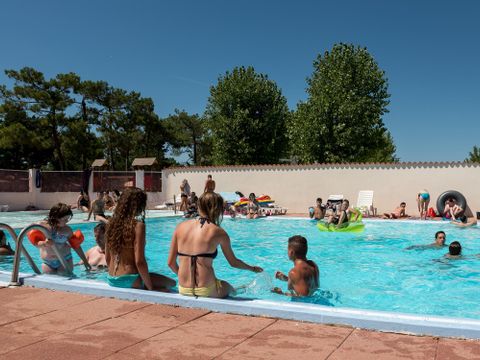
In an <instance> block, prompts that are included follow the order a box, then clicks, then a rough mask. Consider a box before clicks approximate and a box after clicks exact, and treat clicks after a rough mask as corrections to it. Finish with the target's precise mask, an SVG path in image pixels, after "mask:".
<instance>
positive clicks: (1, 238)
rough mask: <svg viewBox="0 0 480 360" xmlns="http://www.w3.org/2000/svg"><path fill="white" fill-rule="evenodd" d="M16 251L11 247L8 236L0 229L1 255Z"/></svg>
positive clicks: (11, 253)
mask: <svg viewBox="0 0 480 360" xmlns="http://www.w3.org/2000/svg"><path fill="white" fill-rule="evenodd" d="M14 254H15V251H14V250H13V249H12V248H11V246H10V244H9V243H8V242H7V236H6V235H5V233H4V232H3V231H2V230H0V256H6V255H14Z"/></svg>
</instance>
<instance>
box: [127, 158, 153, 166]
mask: <svg viewBox="0 0 480 360" xmlns="http://www.w3.org/2000/svg"><path fill="white" fill-rule="evenodd" d="M156 164H158V162H157V158H154V157H152V158H136V159H134V160H133V163H132V166H134V167H135V166H153V165H156Z"/></svg>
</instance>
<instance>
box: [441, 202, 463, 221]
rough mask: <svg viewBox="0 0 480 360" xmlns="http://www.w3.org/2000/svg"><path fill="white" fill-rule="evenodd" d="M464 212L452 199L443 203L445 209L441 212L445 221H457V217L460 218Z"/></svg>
mask: <svg viewBox="0 0 480 360" xmlns="http://www.w3.org/2000/svg"><path fill="white" fill-rule="evenodd" d="M463 213H464V210H463V209H462V207H461V206H459V205H458V204H457V203H456V202H455V200H454V199H453V198H449V199H447V201H446V202H445V209H444V210H443V217H445V218H447V219H452V220H453V221H455V220H457V217H461V216H462V215H463Z"/></svg>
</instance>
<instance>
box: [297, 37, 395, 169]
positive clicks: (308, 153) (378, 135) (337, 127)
mask: <svg viewBox="0 0 480 360" xmlns="http://www.w3.org/2000/svg"><path fill="white" fill-rule="evenodd" d="M313 65H314V72H313V74H312V76H311V77H310V78H308V79H307V85H308V89H307V92H308V99H307V100H306V101H305V102H301V103H299V104H298V107H297V110H296V111H295V112H294V113H293V114H292V116H291V117H290V120H289V122H288V137H289V140H290V153H291V155H292V156H294V157H296V158H298V159H299V160H300V161H301V162H304V163H310V162H368V161H396V160H397V159H396V158H395V145H394V143H393V139H392V137H391V135H390V133H389V132H388V130H387V129H386V128H385V125H384V123H383V121H382V115H384V114H385V113H386V112H388V110H387V105H388V104H389V100H388V99H389V96H390V95H389V94H388V92H387V87H388V84H387V79H386V77H385V73H384V71H382V70H381V69H380V68H379V66H378V64H377V63H376V61H375V60H374V59H373V57H372V56H371V55H370V54H369V53H368V51H367V49H365V48H360V47H355V46H353V45H347V44H337V45H334V47H333V49H332V50H331V51H330V52H328V51H327V52H325V53H324V54H323V56H322V55H319V56H318V57H317V59H316V60H315V61H314V64H313Z"/></svg>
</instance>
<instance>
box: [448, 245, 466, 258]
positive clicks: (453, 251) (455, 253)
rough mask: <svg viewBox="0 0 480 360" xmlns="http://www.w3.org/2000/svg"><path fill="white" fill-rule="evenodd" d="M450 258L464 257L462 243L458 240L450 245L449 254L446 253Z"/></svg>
mask: <svg viewBox="0 0 480 360" xmlns="http://www.w3.org/2000/svg"><path fill="white" fill-rule="evenodd" d="M445 257H446V258H448V259H459V258H461V257H462V245H461V244H460V243H459V242H458V241H453V242H452V243H451V244H450V246H449V247H448V254H445Z"/></svg>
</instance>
